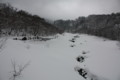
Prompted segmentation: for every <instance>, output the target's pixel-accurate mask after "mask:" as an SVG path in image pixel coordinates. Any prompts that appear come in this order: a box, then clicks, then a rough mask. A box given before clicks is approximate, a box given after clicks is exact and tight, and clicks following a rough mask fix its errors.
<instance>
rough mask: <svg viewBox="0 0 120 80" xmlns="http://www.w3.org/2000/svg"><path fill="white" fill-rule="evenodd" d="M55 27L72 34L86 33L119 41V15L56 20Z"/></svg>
mask: <svg viewBox="0 0 120 80" xmlns="http://www.w3.org/2000/svg"><path fill="white" fill-rule="evenodd" d="M54 25H56V26H57V27H59V28H61V29H63V30H65V31H69V32H74V33H87V34H92V35H96V36H102V37H106V38H109V39H113V40H120V13H113V14H110V15H90V16H88V17H79V18H78V19H76V20H57V21H55V22H54Z"/></svg>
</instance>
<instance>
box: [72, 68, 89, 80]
mask: <svg viewBox="0 0 120 80" xmlns="http://www.w3.org/2000/svg"><path fill="white" fill-rule="evenodd" d="M74 69H75V71H77V72H78V73H79V74H80V75H81V76H82V77H83V78H85V79H87V74H88V73H87V71H86V70H85V69H83V68H80V67H75V68H74Z"/></svg>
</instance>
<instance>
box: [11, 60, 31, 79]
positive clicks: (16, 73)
mask: <svg viewBox="0 0 120 80" xmlns="http://www.w3.org/2000/svg"><path fill="white" fill-rule="evenodd" d="M11 63H12V67H13V71H12V75H11V78H10V80H16V78H18V77H20V76H21V75H22V72H23V71H24V69H25V68H26V67H27V66H28V65H29V64H30V62H27V63H26V64H24V65H18V64H17V63H16V62H15V61H12V60H11Z"/></svg>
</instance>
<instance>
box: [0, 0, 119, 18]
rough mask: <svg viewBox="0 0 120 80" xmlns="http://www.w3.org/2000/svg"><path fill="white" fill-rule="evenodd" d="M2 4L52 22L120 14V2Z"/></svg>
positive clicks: (19, 1)
mask: <svg viewBox="0 0 120 80" xmlns="http://www.w3.org/2000/svg"><path fill="white" fill-rule="evenodd" d="M0 2H4V3H10V4H11V5H12V6H13V7H15V8H18V9H22V10H25V11H27V12H29V13H31V14H36V15H39V16H40V17H43V18H46V19H51V20H58V19H63V20H66V19H76V18H78V17H79V16H88V15H92V14H111V13H117V12H120V0H0Z"/></svg>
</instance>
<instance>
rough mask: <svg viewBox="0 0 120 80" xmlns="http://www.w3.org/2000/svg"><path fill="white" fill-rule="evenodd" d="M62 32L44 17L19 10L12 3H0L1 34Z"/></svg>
mask: <svg viewBox="0 0 120 80" xmlns="http://www.w3.org/2000/svg"><path fill="white" fill-rule="evenodd" d="M56 33H62V31H61V30H59V29H58V28H56V27H55V26H54V25H52V24H49V23H47V22H46V21H45V19H44V18H41V17H39V16H38V15H32V14H30V13H28V12H26V11H23V10H18V9H16V8H14V7H12V6H11V5H10V4H6V3H0V35H5V36H6V35H7V36H27V35H29V36H30V35H32V36H47V35H54V34H56Z"/></svg>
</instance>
